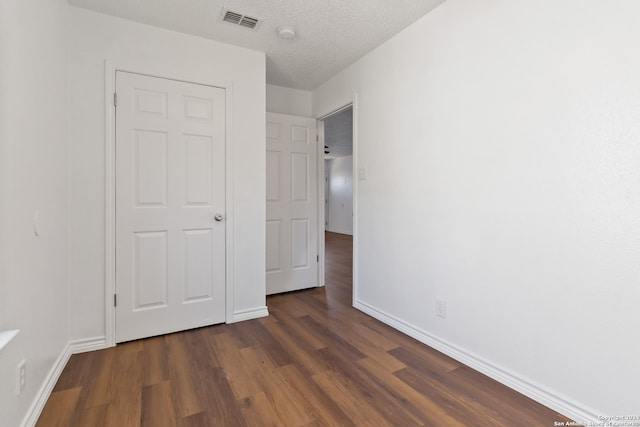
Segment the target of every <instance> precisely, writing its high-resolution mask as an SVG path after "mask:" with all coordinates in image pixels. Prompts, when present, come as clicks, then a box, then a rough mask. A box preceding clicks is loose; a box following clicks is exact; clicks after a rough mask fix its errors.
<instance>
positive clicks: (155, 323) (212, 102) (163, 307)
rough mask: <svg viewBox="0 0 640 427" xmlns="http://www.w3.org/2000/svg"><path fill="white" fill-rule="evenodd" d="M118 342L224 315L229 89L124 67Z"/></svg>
mask: <svg viewBox="0 0 640 427" xmlns="http://www.w3.org/2000/svg"><path fill="white" fill-rule="evenodd" d="M116 91H117V99H118V105H117V107H116V292H117V305H116V341H117V342H122V341H128V340H133V339H138V338H143V337H148V336H153V335H160V334H165V333H169V332H174V331H179V330H185V329H190V328H195V327H199V326H205V325H211V324H214V323H220V322H224V321H225V276H226V274H225V264H226V261H225V223H224V214H225V90H224V89H220V88H216V87H211V86H204V85H198V84H192V83H185V82H181V81H176V80H168V79H161V78H156V77H149V76H143V75H139V74H132V73H126V72H120V71H118V72H117V73H116Z"/></svg>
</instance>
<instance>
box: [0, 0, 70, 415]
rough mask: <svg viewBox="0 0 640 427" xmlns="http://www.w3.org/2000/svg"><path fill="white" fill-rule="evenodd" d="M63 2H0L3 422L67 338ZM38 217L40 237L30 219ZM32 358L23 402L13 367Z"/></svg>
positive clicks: (31, 394)
mask: <svg viewBox="0 0 640 427" xmlns="http://www.w3.org/2000/svg"><path fill="white" fill-rule="evenodd" d="M67 8H68V6H67V4H66V1H64V0H47V1H38V2H33V1H23V0H3V1H2V2H0V64H1V65H0V266H1V267H0V270H1V271H0V330H2V329H20V334H19V335H18V336H17V337H16V338H15V340H14V341H12V342H11V343H10V344H9V345H8V346H7V347H5V348H4V349H3V350H2V351H0V424H2V425H3V426H19V425H20V424H21V422H22V420H23V419H24V418H25V415H26V414H27V412H28V409H29V407H30V406H31V404H32V403H33V401H34V400H35V397H36V395H37V394H38V391H39V389H40V387H41V386H42V385H43V383H45V381H46V377H47V374H48V373H49V372H50V370H51V369H52V368H53V367H54V366H55V365H56V360H57V359H58V357H59V356H60V355H61V354H62V353H63V350H64V349H65V348H66V346H67V343H68V340H69V321H68V313H69V310H68V287H67V231H68V227H67V165H68V161H67V154H68V150H67V114H66V108H65V106H66V98H67V87H66V77H67V63H66V25H67V19H66V12H67ZM36 211H39V212H40V215H39V219H40V236H39V237H36V236H35V235H34V232H33V216H34V213H35V212H36ZM22 359H26V361H27V372H26V374H27V376H26V389H25V391H24V393H23V394H22V395H21V396H20V397H16V395H15V393H14V391H15V385H16V366H17V365H18V363H19V362H20V360H22Z"/></svg>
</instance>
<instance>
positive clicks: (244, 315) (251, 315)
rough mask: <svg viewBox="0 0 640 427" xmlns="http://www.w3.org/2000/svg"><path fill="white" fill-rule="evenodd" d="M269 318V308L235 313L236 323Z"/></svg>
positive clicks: (250, 309)
mask: <svg viewBox="0 0 640 427" xmlns="http://www.w3.org/2000/svg"><path fill="white" fill-rule="evenodd" d="M267 316H269V309H268V308H267V306H266V305H265V306H263V307H256V308H249V309H247V310H238V311H236V312H235V313H233V321H234V322H242V321H244V320H251V319H258V318H260V317H267Z"/></svg>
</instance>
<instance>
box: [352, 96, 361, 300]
mask: <svg viewBox="0 0 640 427" xmlns="http://www.w3.org/2000/svg"><path fill="white" fill-rule="evenodd" d="M351 116H352V125H353V141H352V151H353V156H352V157H351V161H352V166H351V174H352V177H353V178H352V180H351V181H352V185H353V201H352V205H353V239H352V240H351V242H352V245H353V249H352V257H353V259H352V261H351V271H352V275H353V278H352V280H353V288H352V289H353V291H352V297H351V304H352V305H353V306H355V305H356V301H357V298H358V291H359V289H360V287H359V286H358V283H359V280H358V277H359V276H360V275H359V273H358V271H359V270H358V252H359V251H358V247H359V245H360V239H359V236H360V232H359V231H358V228H359V227H358V224H359V223H360V221H359V218H360V205H359V203H358V194H359V192H360V190H359V188H360V180H359V179H358V165H359V163H360V161H359V158H360V155H359V154H358V153H359V147H360V145H359V139H358V138H359V135H358V94H357V93H354V94H353V101H352V102H351Z"/></svg>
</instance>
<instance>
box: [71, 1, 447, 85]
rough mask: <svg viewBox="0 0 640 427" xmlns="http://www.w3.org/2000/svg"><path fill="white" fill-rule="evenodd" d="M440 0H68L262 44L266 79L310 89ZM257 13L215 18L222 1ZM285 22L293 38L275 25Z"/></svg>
mask: <svg viewBox="0 0 640 427" xmlns="http://www.w3.org/2000/svg"><path fill="white" fill-rule="evenodd" d="M443 1H444V0H69V3H70V4H72V5H74V6H79V7H83V8H87V9H91V10H94V11H97V12H102V13H106V14H109V15H114V16H118V17H121V18H125V19H129V20H132V21H137V22H141V23H144V24H149V25H154V26H156V27H162V28H167V29H170V30H174V31H179V32H182V33H187V34H193V35H196V36H201V37H205V38H209V39H212V40H218V41H221V42H225V43H230V44H234V45H237V46H242V47H246V48H250V49H254V50H259V51H262V52H266V57H267V77H266V78H267V83H268V84H273V85H278V86H284V87H290V88H296V89H304V90H313V89H315V88H317V87H318V86H319V85H320V84H322V83H324V82H325V81H327V80H328V79H329V78H331V77H332V76H333V75H335V74H336V73H337V72H339V71H341V70H342V69H344V68H345V67H347V66H348V65H350V64H351V63H353V62H354V61H355V60H357V59H358V58H360V57H362V56H363V55H365V54H366V53H368V52H370V51H371V50H373V49H374V48H375V47H377V46H379V45H380V44H382V43H383V42H384V41H386V40H388V39H389V38H391V37H392V36H393V35H395V34H397V33H398V32H400V31H401V30H402V29H404V28H406V27H407V26H408V25H410V24H411V23H413V22H415V21H416V20H418V19H419V18H420V17H422V16H424V15H425V14H426V13H427V12H429V11H431V10H432V9H434V8H435V7H436V6H438V5H439V4H440V3H442V2H443ZM223 7H224V8H226V9H229V10H232V11H234V12H238V13H241V14H246V15H249V16H251V17H256V18H262V19H263V22H262V24H261V25H260V26H259V27H258V29H257V30H255V31H252V30H248V29H246V28H242V27H239V26H234V25H231V24H228V23H224V22H220V19H219V17H220V11H221V10H222V8H223ZM283 25H290V26H292V27H294V28H295V29H296V31H297V37H296V38H295V39H294V40H290V41H287V40H283V39H280V38H279V37H278V35H277V29H278V28H280V27H281V26H283Z"/></svg>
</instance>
